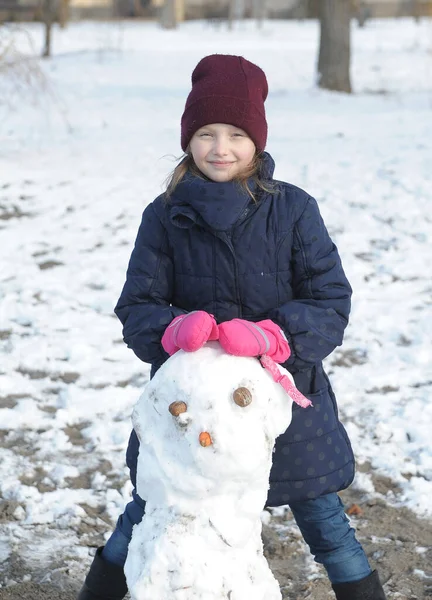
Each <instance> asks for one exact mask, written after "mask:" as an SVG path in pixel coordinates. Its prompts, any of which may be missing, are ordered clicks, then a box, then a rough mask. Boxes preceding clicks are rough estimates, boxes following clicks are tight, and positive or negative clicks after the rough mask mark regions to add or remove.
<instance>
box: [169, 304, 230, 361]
mask: <svg viewBox="0 0 432 600" xmlns="http://www.w3.org/2000/svg"><path fill="white" fill-rule="evenodd" d="M217 339H219V330H218V326H217V323H216V321H215V318H214V317H213V315H209V314H208V313H206V312H205V311H203V310H194V311H192V312H190V313H187V314H186V315H180V316H179V317H176V318H175V319H173V320H172V321H171V323H170V324H169V325H168V327H167V328H166V329H165V333H164V334H163V336H162V346H163V349H164V350H165V352H167V353H168V354H169V355H170V356H172V355H173V354H175V353H176V352H177V351H178V350H180V349H182V350H184V351H185V352H196V350H199V349H200V348H202V347H203V346H204V344H205V343H206V342H208V341H209V340H211V341H213V340H217Z"/></svg>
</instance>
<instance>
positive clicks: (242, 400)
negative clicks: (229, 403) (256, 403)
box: [233, 387, 252, 408]
mask: <svg viewBox="0 0 432 600" xmlns="http://www.w3.org/2000/svg"><path fill="white" fill-rule="evenodd" d="M233 400H234V402H235V403H236V404H237V406H241V407H242V408H244V407H245V406H249V404H250V403H251V402H252V394H251V392H250V391H249V390H248V389H247V388H246V387H239V388H237V389H236V390H235V392H234V393H233Z"/></svg>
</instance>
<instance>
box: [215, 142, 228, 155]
mask: <svg viewBox="0 0 432 600" xmlns="http://www.w3.org/2000/svg"><path fill="white" fill-rule="evenodd" d="M213 153H214V154H216V155H217V156H225V155H226V154H228V144H227V141H226V140H225V139H224V138H215V141H214V145H213Z"/></svg>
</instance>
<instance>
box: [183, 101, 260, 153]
mask: <svg viewBox="0 0 432 600" xmlns="http://www.w3.org/2000/svg"><path fill="white" fill-rule="evenodd" d="M212 123H226V124H228V125H234V127H239V128H240V129H243V130H244V131H245V132H246V133H247V134H248V135H249V137H250V138H251V140H252V141H253V143H254V144H255V146H256V148H257V150H258V152H261V151H262V150H264V148H265V145H266V141H267V123H266V121H265V116H264V115H263V114H262V112H261V111H260V110H259V109H258V108H257V107H256V106H255V105H254V104H252V103H251V102H249V101H246V100H243V99H242V98H235V97H231V96H223V95H221V96H217V97H215V96H207V97H203V98H199V99H198V100H196V101H195V102H193V103H192V104H190V105H189V106H188V107H187V108H186V110H185V112H184V113H183V116H182V120H181V132H182V135H181V147H182V149H183V150H184V151H186V149H187V147H188V145H189V142H190V140H191V139H192V137H193V135H194V134H195V132H196V131H198V129H200V128H201V127H204V126H205V125H211V124H212ZM263 124H264V126H263Z"/></svg>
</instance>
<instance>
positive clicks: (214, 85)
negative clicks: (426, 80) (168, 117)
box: [181, 54, 268, 151]
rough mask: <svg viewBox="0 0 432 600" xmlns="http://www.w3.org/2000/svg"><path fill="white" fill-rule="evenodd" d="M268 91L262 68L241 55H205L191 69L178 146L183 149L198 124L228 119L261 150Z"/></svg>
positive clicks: (264, 138)
mask: <svg viewBox="0 0 432 600" xmlns="http://www.w3.org/2000/svg"><path fill="white" fill-rule="evenodd" d="M267 94H268V86H267V79H266V76H265V73H264V71H263V70H262V69H260V68H259V67H257V66H256V65H254V64H253V63H251V62H249V61H248V60H246V59H245V58H243V57H242V56H230V55H228V54H212V55H210V56H206V57H205V58H203V59H202V60H201V61H200V62H199V63H198V64H197V66H196V67H195V69H194V71H193V73H192V90H191V92H190V94H189V96H188V98H187V100H186V106H185V111H184V113H183V116H182V119H181V147H182V148H183V150H184V151H186V148H187V146H188V144H189V142H190V140H191V137H192V136H193V134H194V133H195V132H196V131H197V130H198V129H200V127H203V126H204V125H209V124H211V123H227V124H229V125H234V126H235V127H239V128H240V129H243V130H244V131H246V133H247V134H248V135H249V136H250V138H251V139H252V141H253V142H254V144H255V146H256V147H257V150H258V151H262V150H264V148H265V145H266V141H267V121H266V117H265V109H264V101H265V99H266V98H267Z"/></svg>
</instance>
